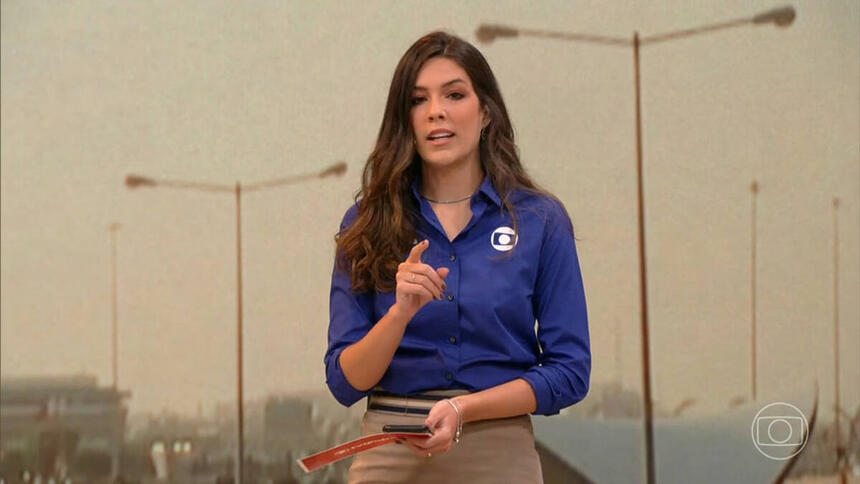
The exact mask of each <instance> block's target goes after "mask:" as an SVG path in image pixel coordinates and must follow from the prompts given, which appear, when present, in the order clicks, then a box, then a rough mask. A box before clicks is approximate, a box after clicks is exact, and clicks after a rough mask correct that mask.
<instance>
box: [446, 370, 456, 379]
mask: <svg viewBox="0 0 860 484" xmlns="http://www.w3.org/2000/svg"><path fill="white" fill-rule="evenodd" d="M445 379H446V380H453V379H454V375H452V374H451V372H450V371H449V372H448V373H445Z"/></svg>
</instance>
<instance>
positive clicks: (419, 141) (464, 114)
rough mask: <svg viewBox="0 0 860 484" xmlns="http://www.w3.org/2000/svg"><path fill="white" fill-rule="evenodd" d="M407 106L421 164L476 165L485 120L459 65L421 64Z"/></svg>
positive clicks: (446, 62) (445, 61)
mask: <svg viewBox="0 0 860 484" xmlns="http://www.w3.org/2000/svg"><path fill="white" fill-rule="evenodd" d="M411 104H412V107H411V109H412V130H413V132H414V133H415V140H416V149H417V150H418V154H419V155H420V156H421V159H423V160H424V162H425V163H428V164H430V165H433V166H438V167H443V166H452V165H454V164H458V163H466V164H468V163H472V162H475V163H479V164H480V159H479V154H478V153H479V151H478V143H479V142H480V138H481V128H483V127H484V126H485V125H486V121H488V118H487V117H486V116H485V114H484V110H483V109H481V103H480V102H479V100H478V95H477V94H475V90H474V89H473V88H472V81H471V79H469V75H468V74H466V71H465V70H463V68H462V67H460V65H459V64H457V63H456V62H455V61H453V60H451V59H447V58H445V57H433V58H431V59H430V60H428V61H427V62H425V63H424V65H423V66H422V67H421V70H420V71H418V78H417V79H416V80H415V88H414V89H413V91H412V97H411ZM440 136H441V137H440Z"/></svg>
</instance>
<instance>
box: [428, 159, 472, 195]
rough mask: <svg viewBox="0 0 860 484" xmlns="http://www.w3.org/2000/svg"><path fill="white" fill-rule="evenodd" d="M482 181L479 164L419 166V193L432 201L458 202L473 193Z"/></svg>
mask: <svg viewBox="0 0 860 484" xmlns="http://www.w3.org/2000/svg"><path fill="white" fill-rule="evenodd" d="M483 181H484V170H482V169H481V165H480V164H479V163H470V164H464V165H460V166H457V165H453V166H447V167H442V168H439V167H433V166H428V165H427V163H422V164H421V193H422V194H423V195H424V196H425V197H427V198H430V199H433V200H441V201H445V200H459V199H461V198H464V197H468V196H469V195H472V194H473V193H475V192H476V191H477V190H478V188H479V187H480V186H481V182H483Z"/></svg>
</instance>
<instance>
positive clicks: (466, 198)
mask: <svg viewBox="0 0 860 484" xmlns="http://www.w3.org/2000/svg"><path fill="white" fill-rule="evenodd" d="M474 196H475V194H474V193H473V194H471V195H469V196H468V197H465V198H461V199H459V200H441V201H440V200H432V199H430V198H427V197H425V196H424V195H421V198H423V199H424V200H427V201H428V202H430V203H442V204H446V205H447V204H450V203H460V202H465V201H466V200H468V199H470V198H472V197H474Z"/></svg>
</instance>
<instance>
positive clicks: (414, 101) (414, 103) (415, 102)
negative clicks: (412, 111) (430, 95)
mask: <svg viewBox="0 0 860 484" xmlns="http://www.w3.org/2000/svg"><path fill="white" fill-rule="evenodd" d="M423 100H424V98H423V97H413V98H412V100H411V101H410V102H411V104H412V105H413V106H415V105H416V104H418V103H420V102H421V101H423Z"/></svg>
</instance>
